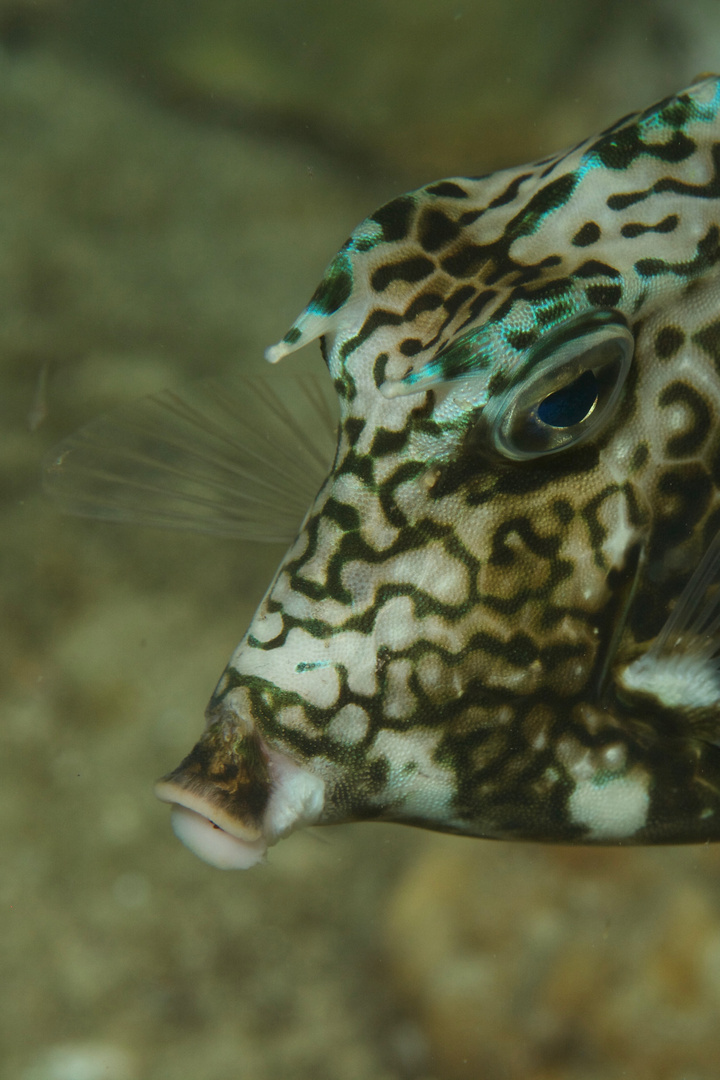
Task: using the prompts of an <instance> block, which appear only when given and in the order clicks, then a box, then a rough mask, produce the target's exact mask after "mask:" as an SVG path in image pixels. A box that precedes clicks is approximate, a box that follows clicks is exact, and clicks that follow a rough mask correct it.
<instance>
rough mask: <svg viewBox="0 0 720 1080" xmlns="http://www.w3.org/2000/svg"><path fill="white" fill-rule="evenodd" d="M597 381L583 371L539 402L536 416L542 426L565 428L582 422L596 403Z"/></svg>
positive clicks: (592, 373) (594, 377)
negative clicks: (572, 380)
mask: <svg viewBox="0 0 720 1080" xmlns="http://www.w3.org/2000/svg"><path fill="white" fill-rule="evenodd" d="M597 396H598V381H597V378H596V376H595V373H594V372H592V371H583V373H582V375H578V377H577V379H575V380H574V382H571V383H568V385H567V386H563V387H562V388H561V389H560V390H556V391H555V393H554V394H548V396H547V397H546V398H545V399H544V401H541V402H540V404H539V405H538V407H537V416H538V418H539V419H540V420H542V422H543V424H547V425H548V427H554V428H567V427H573V426H574V425H575V424H579V423H580V421H581V420H584V419H585V417H586V416H587V414H588V413H589V412H590V410H591V409H592V407H593V405H594V404H595V402H596V401H597Z"/></svg>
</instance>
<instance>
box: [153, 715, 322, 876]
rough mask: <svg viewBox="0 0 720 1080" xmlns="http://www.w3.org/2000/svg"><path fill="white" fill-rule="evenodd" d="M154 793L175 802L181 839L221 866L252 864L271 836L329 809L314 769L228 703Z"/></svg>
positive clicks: (235, 867) (259, 858) (174, 819)
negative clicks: (273, 744)
mask: <svg viewBox="0 0 720 1080" xmlns="http://www.w3.org/2000/svg"><path fill="white" fill-rule="evenodd" d="M155 794H156V795H157V797H158V799H160V800H161V802H166V803H170V805H171V806H172V815H171V819H170V822H171V825H172V829H173V832H174V833H175V835H176V836H177V838H178V840H180V841H181V842H182V843H183V844H185V846H186V847H187V848H189V849H190V851H192V852H193V853H194V854H195V855H197V856H198V857H199V858H200V859H202V860H203V861H204V862H206V863H209V864H210V865H211V866H215V867H217V868H218V869H220V870H247V869H248V868H249V867H251V866H255V864H256V863H259V862H261V861H262V860H263V858H264V856H265V853H266V851H267V849H268V848H269V847H270V846H271V845H272V844H275V843H276V842H277V841H278V840H280V839H281V838H282V837H284V836H287V835H288V834H289V833H291V832H294V831H295V830H296V829H299V828H301V827H302V826H303V825H315V824H319V823H320V822H321V820H322V818H323V816H324V803H325V782H324V780H323V778H322V777H321V776H320V775H318V773H317V772H316V770H315V769H313V768H311V767H310V766H309V765H308V764H306V763H301V762H299V761H297V760H295V759H294V758H293V757H291V756H290V755H289V754H288V753H286V752H285V751H283V750H281V749H279V748H275V747H271V746H269V745H268V744H267V742H266V741H265V740H264V739H263V738H261V737H260V736H259V735H258V733H257V732H255V731H254V730H253V728H252V725H251V724H250V722H249V721H247V720H243V719H242V717H238V715H237V713H236V712H234V711H229V710H228V711H227V712H226V713H225V715H223V716H222V717H220V718H219V719H218V720H217V721H216V722H213V723H212V724H211V725H210V726H209V728H208V729H207V730H206V732H205V734H204V735H203V736H202V738H201V739H200V741H199V742H198V743H197V745H196V746H195V747H194V748H193V749H192V750H191V751H190V753H189V754H188V756H187V757H186V758H185V759H184V760H183V761H182V762H181V763H180V765H178V767H177V768H176V769H174V770H173V771H172V772H170V773H168V774H167V775H166V776H163V777H162V779H160V780H158V782H157V784H156V785H155Z"/></svg>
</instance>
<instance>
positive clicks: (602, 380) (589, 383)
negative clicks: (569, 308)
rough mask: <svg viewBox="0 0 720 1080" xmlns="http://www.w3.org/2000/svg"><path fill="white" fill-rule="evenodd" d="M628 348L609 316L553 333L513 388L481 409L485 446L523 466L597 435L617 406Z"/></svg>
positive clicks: (617, 319) (618, 319)
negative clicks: (485, 429) (486, 437)
mask: <svg viewBox="0 0 720 1080" xmlns="http://www.w3.org/2000/svg"><path fill="white" fill-rule="evenodd" d="M633 347H634V339H633V336H632V333H631V332H630V329H629V328H628V326H627V323H626V322H625V320H624V319H623V318H622V316H621V315H620V314H619V313H617V312H594V313H593V316H592V318H591V319H588V318H587V316H585V317H584V318H582V319H578V320H574V321H572V322H569V323H565V324H562V325H561V326H559V327H556V328H555V330H553V331H551V332H550V333H549V334H547V335H545V337H544V338H543V339H541V341H540V342H538V344H537V345H536V346H535V347H534V348H533V349H531V350H530V354H529V357H528V361H527V363H526V364H525V365H523V369H522V372H521V373H520V375H519V376H518V378H517V380H516V382H515V384H514V385H513V386H511V387H510V388H509V389H508V390H506V391H505V393H503V394H501V395H499V396H498V398H497V399H495V400H491V401H490V402H489V403H488V405H487V406H486V407H485V409H484V414H485V416H484V419H485V422H486V423H487V425H488V428H489V437H490V441H491V444H492V446H493V448H494V449H495V450H496V451H497V452H498V453H500V454H502V456H503V457H505V458H510V459H511V460H513V461H525V460H528V459H532V458H537V457H541V456H544V455H546V454H556V453H559V452H560V451H561V450H565V449H567V448H568V447H570V446H577V445H578V443H581V442H585V441H586V440H587V439H589V438H590V437H591V436H594V435H597V434H598V432H599V431H600V430H601V429H602V428H603V427H604V425H605V424H606V422H607V421H608V420H609V419H610V417H611V416H612V413H613V411H614V408H615V405H616V404H617V401H618V398H619V396H620V392H621V390H622V387H623V384H624V382H625V379H626V378H627V375H628V372H629V370H630V364H631V362H632V356H633Z"/></svg>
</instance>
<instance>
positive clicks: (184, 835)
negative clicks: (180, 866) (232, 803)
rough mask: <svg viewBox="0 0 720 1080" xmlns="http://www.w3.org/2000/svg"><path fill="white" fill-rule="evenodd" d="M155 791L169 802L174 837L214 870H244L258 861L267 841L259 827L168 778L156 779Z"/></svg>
mask: <svg viewBox="0 0 720 1080" xmlns="http://www.w3.org/2000/svg"><path fill="white" fill-rule="evenodd" d="M155 794H156V796H157V797H158V799H160V801H161V802H166V803H170V805H171V806H172V813H171V815H170V825H171V827H172V831H173V832H174V833H175V835H176V836H177V838H178V840H180V842H181V843H183V844H184V845H185V847H186V848H188V849H189V850H190V851H192V853H193V854H194V855H197V857H198V858H199V859H202V860H203V862H206V863H209V864H210V866H214V867H216V869H218V870H248V869H249V868H250V867H251V866H255V865H256V863H259V862H261V861H262V859H263V858H264V856H265V853H266V851H267V849H268V841H267V839H266V838H265V837H264V836H263V834H262V832H261V831H260V830H259V829H253V828H252V827H248V826H246V825H244V824H243V823H242V822H240V821H236V820H233V819H232V818H230V817H229V816H228V815H227V814H224V813H223V812H222V810H221V809H220V808H218V809H217V811H215V810H214V808H209V807H208V804H207V800H206V799H205V798H203V797H202V796H199V795H196V794H194V793H193V792H191V791H187V790H185V789H183V788H182V787H181V786H180V785H178V784H175V783H173V782H172V781H170V780H159V781H158V783H157V784H156V785H155Z"/></svg>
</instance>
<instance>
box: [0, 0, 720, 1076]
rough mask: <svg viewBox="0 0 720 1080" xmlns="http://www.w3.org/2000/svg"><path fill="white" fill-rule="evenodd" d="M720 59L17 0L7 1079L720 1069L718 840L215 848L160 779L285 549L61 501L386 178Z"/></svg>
mask: <svg viewBox="0 0 720 1080" xmlns="http://www.w3.org/2000/svg"><path fill="white" fill-rule="evenodd" d="M719 58H720V9H719V8H718V5H717V3H716V2H715V0H687V2H686V3H683V4H679V3H677V2H673V0H638V2H635V3H633V4H628V3H626V2H623V0H584V2H583V3H577V0H553V3H550V4H547V3H546V4H540V3H535V2H533V0H465V2H462V0H457V3H455V2H442V0H393V2H392V3H386V2H383V0H362V2H360V3H355V4H347V5H341V4H337V3H332V2H331V0H264V2H254V3H253V2H251V0H247V2H244V0H234V2H233V0H203V3H202V4H199V3H197V2H193V0H0V237H1V242H0V514H1V515H2V526H1V527H0V604H1V606H2V618H1V619H0V814H1V815H2V822H3V826H2V829H1V830H0V846H1V848H2V852H1V854H0V927H1V929H0V975H1V977H0V1078H2V1080H275V1078H279V1077H282V1078H287V1080H464V1078H472V1080H614V1078H617V1077H623V1076H627V1077H631V1078H632V1080H714V1078H715V1077H717V1074H718V1065H717V1063H718V1061H720V1028H719V1027H718V1023H717V1017H718V1013H719V1010H720V850H719V849H718V848H715V847H701V848H686V849H672V848H668V849H664V850H663V849H657V850H619V849H606V850H582V849H567V848H539V847H536V846H532V845H524V844H523V845H512V846H511V845H508V844H502V843H494V842H484V841H475V840H466V839H458V838H454V837H444V836H438V835H432V834H424V833H420V832H416V831H413V830H409V829H402V828H399V827H393V826H389V825H384V826H382V825H358V826H352V827H347V826H345V827H342V828H334V829H327V830H315V831H308V832H307V833H303V834H299V835H296V836H293V837H292V838H291V839H289V840H288V841H286V842H284V843H283V844H281V845H279V846H278V847H277V848H275V849H273V850H272V851H271V853H270V857H269V860H268V863H267V865H266V866H262V867H259V868H257V869H256V870H254V871H251V872H248V873H247V874H239V873H238V874H232V873H228V874H225V873H222V872H220V871H217V870H213V869H211V868H210V867H207V866H205V865H204V864H202V863H201V862H200V861H198V860H197V859H196V858H195V857H193V856H192V855H191V854H190V853H189V852H188V851H186V850H185V848H183V847H182V846H181V845H180V844H179V843H178V842H177V841H176V840H175V838H174V837H173V836H172V834H171V832H170V829H169V825H168V813H167V807H165V806H163V805H161V804H160V803H159V802H157V801H156V800H155V799H154V797H153V793H152V785H153V782H154V780H155V779H156V778H157V777H158V776H160V775H161V774H162V773H164V772H165V771H166V770H167V769H168V768H169V767H170V766H172V765H174V764H175V763H176V762H177V761H178V760H179V759H180V757H181V756H182V755H183V754H184V753H185V751H186V750H187V748H188V747H189V746H190V745H191V744H192V743H193V742H194V740H195V738H196V737H197V736H198V735H199V733H200V731H201V729H202V723H203V720H202V717H203V711H204V708H205V705H206V702H207V700H208V698H209V695H210V693H211V692H212V689H213V687H214V685H215V682H216V680H217V678H218V677H219V675H220V673H221V671H222V669H223V667H224V665H225V663H226V661H227V659H228V657H229V656H230V654H231V652H232V650H233V649H234V647H235V645H236V644H237V642H238V640H239V639H240V637H241V636H242V634H243V633H244V631H245V628H246V626H247V623H248V621H249V619H250V617H251V615H252V612H253V610H254V608H255V606H256V604H257V603H258V601H259V599H260V597H261V596H262V594H263V592H264V591H265V588H266V586H267V584H268V583H269V581H270V579H271V577H272V574H273V573H274V570H275V567H276V565H277V563H278V562H279V560H280V558H281V555H282V549H281V548H279V547H278V546H273V545H267V544H265V545H262V544H249V543H246V544H241V543H238V542H236V541H232V540H223V539H217V538H212V537H204V536H196V535H185V534H182V533H173V532H161V531H159V530H153V529H149V528H147V529H140V528H132V527H128V526H113V525H111V524H106V523H102V522H96V521H89V520H81V519H69V518H62V517H60V516H59V515H58V513H57V511H56V509H55V508H54V507H53V506H52V505H51V504H50V503H49V502H48V501H47V500H46V499H45V498H44V497H43V495H42V493H41V491H40V483H39V477H40V467H41V461H42V458H43V455H44V454H45V453H47V451H48V450H49V449H50V448H51V447H52V446H53V445H54V444H55V443H56V442H58V441H59V440H60V439H62V438H63V437H64V436H65V435H67V434H68V433H70V432H71V431H72V430H74V429H75V428H77V427H78V426H80V425H82V424H83V423H85V422H86V421H88V420H90V419H91V418H92V417H93V416H95V415H96V414H98V413H101V412H103V411H105V410H108V409H112V408H113V407H116V406H119V405H122V404H124V403H127V402H129V401H131V400H133V399H134V398H137V397H139V396H141V395H143V394H147V393H152V392H155V391H158V390H161V389H162V388H163V387H165V386H170V385H179V384H184V383H187V382H188V381H189V380H192V379H195V378H198V377H204V376H213V377H220V378H223V377H228V376H234V377H237V376H238V375H239V374H240V375H241V374H242V373H243V372H251V371H257V370H258V369H260V368H261V366H262V365H263V364H264V361H263V359H262V352H263V348H264V347H266V346H267V345H269V344H271V343H272V342H275V341H277V340H278V339H279V338H280V337H281V336H282V334H283V333H284V332H285V330H286V329H287V327H288V326H289V325H290V323H291V321H292V319H293V318H294V317H295V315H297V313H298V312H299V311H300V310H301V308H302V307H303V306H304V304H305V303H306V301H307V299H308V298H309V296H310V294H311V293H312V291H313V289H314V287H315V285H316V283H317V281H318V280H319V278H320V276H321V273H322V271H323V269H324V266H325V265H326V264H327V262H328V261H329V260H330V258H331V257H332V255H333V254H334V253H335V251H336V250H337V248H338V247H339V246H340V244H341V243H342V242H343V241H344V240H345V238H346V236H347V235H348V234H349V233H350V231H351V230H352V228H353V227H354V226H355V225H356V224H357V223H358V222H359V221H360V220H361V219H362V218H364V217H365V216H366V215H367V214H369V213H370V212H372V211H373V210H374V209H375V208H376V207H377V206H379V205H380V204H381V203H382V202H384V201H386V200H387V199H389V198H391V197H392V196H394V195H396V194H399V193H400V192H402V191H405V190H409V189H412V188H414V187H417V186H419V185H421V184H424V183H427V182H429V181H431V180H434V179H438V178H441V177H445V176H453V175H459V174H464V173H465V174H472V175H478V174H481V173H484V172H487V171H490V170H492V169H495V168H498V167H502V166H506V165H513V164H518V163H522V162H523V161H529V160H531V159H533V158H536V157H539V156H542V155H545V154H548V153H551V152H553V151H556V150H560V149H562V148H563V147H564V146H569V145H571V144H572V143H574V142H576V141H578V140H579V139H581V138H583V137H584V136H586V135H590V134H591V133H592V132H593V131H595V130H597V129H599V128H601V127H602V126H603V125H605V124H607V123H609V122H611V121H614V120H616V119H617V118H618V117H619V116H620V115H622V114H623V113H625V112H628V111H631V110H633V109H636V108H640V107H643V106H645V105H647V104H650V103H651V102H653V101H654V100H656V99H658V98H660V97H662V96H663V95H665V94H668V93H671V92H673V91H675V90H677V89H679V88H681V87H683V86H684V85H686V84H688V83H690V82H691V81H692V79H693V77H694V76H695V75H697V74H698V73H700V72H704V71H708V70H713V69H717V68H718V66H719V65H720V59H719ZM308 352H309V353H310V354H311V355H308V356H307V357H300V358H299V359H296V358H294V357H293V358H291V359H289V360H288V361H287V363H290V364H298V365H306V366H307V369H308V370H317V371H321V370H322V361H321V359H320V356H319V352H318V351H317V350H313V349H310V350H308Z"/></svg>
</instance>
